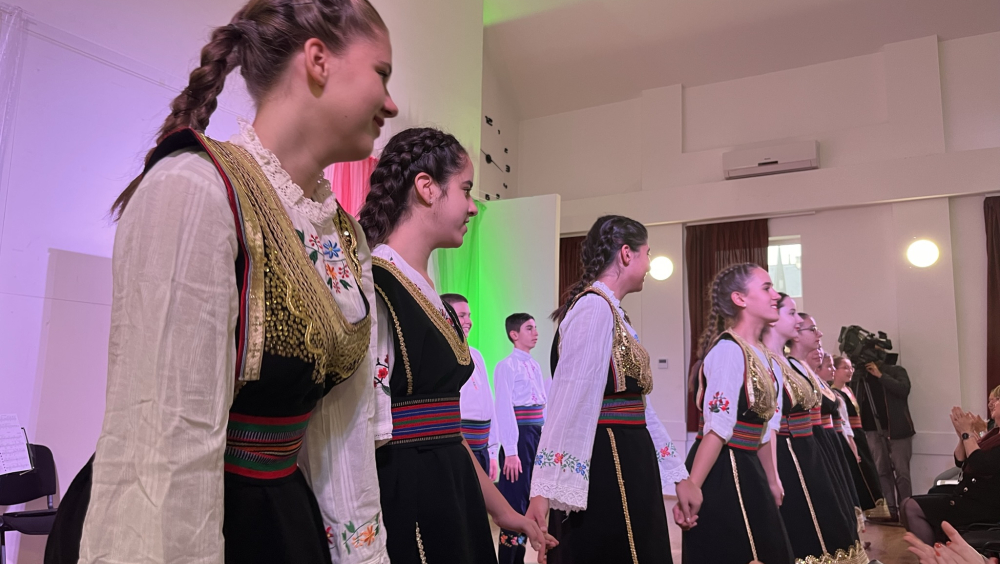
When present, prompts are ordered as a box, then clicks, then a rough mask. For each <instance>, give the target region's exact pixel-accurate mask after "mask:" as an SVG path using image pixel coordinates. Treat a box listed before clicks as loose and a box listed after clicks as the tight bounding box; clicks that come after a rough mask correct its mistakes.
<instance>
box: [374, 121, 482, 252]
mask: <svg viewBox="0 0 1000 564" xmlns="http://www.w3.org/2000/svg"><path fill="white" fill-rule="evenodd" d="M468 160H469V154H468V152H466V150H465V148H464V147H462V144H461V143H459V142H458V139H455V137H454V136H453V135H451V134H448V133H445V132H443V131H440V130H438V129H433V128H428V127H423V128H413V129H406V130H403V131H400V132H399V133H397V134H395V135H393V136H392V139H390V140H389V143H388V144H386V146H385V149H383V150H382V154H381V155H380V156H379V159H378V164H377V165H375V170H374V171H372V176H371V190H370V191H369V192H368V197H367V198H365V205H364V206H362V208H361V211H360V212H359V214H358V222H359V223H361V227H362V228H364V230H365V237H367V239H368V244H369V245H370V246H371V247H372V248H375V246H376V245H379V244H382V243H385V241H386V239H388V238H389V234H391V233H392V232H393V230H394V229H395V228H396V226H397V225H399V222H400V221H402V220H403V219H405V218H406V216H407V215H408V214H409V212H410V194H411V193H412V191H413V183H414V181H415V180H416V178H417V175H418V174H420V173H426V174H427V175H428V176H430V177H431V179H432V180H434V182H435V183H437V185H438V186H440V187H442V189H443V188H444V186H445V184H447V182H448V180H449V179H450V178H451V177H452V176H453V175H454V174H456V173H457V172H459V171H461V170H462V168H463V167H464V166H465V164H466V163H467V162H468Z"/></svg>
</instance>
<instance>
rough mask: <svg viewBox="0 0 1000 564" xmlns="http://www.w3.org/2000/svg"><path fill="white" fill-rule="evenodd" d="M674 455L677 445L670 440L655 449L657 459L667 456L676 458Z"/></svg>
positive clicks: (675, 454)
mask: <svg viewBox="0 0 1000 564" xmlns="http://www.w3.org/2000/svg"><path fill="white" fill-rule="evenodd" d="M676 457H677V447H675V446H674V443H672V442H671V443H667V444H666V445H664V446H663V448H661V449H660V450H658V451H656V460H657V461H660V460H666V459H667V458H676Z"/></svg>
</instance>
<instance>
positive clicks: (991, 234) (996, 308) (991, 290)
mask: <svg viewBox="0 0 1000 564" xmlns="http://www.w3.org/2000/svg"><path fill="white" fill-rule="evenodd" d="M983 218H984V219H985V220H986V390H987V393H989V391H990V390H992V389H993V388H994V387H996V386H998V385H1000V196H994V197H992V198H986V201H984V202H983Z"/></svg>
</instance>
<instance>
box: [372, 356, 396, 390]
mask: <svg viewBox="0 0 1000 564" xmlns="http://www.w3.org/2000/svg"><path fill="white" fill-rule="evenodd" d="M388 378H389V355H388V354H386V355H385V359H384V360H383V359H381V358H376V359H375V388H376V389H381V390H382V392H384V393H385V395H387V396H388V395H392V394H391V393H390V391H389V386H388V385H387V384H386V383H385V381H386V379H388Z"/></svg>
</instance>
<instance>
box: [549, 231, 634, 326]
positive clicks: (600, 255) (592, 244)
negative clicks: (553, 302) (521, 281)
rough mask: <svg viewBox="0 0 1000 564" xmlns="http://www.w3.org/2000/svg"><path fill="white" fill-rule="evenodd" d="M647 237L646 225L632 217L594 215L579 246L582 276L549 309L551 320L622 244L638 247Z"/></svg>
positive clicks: (559, 316)
mask: <svg viewBox="0 0 1000 564" xmlns="http://www.w3.org/2000/svg"><path fill="white" fill-rule="evenodd" d="M648 239H649V233H648V232H647V231H646V226H645V225H643V224H641V223H639V222H638V221H636V220H634V219H630V218H627V217H624V216H620V215H606V216H603V217H599V218H597V221H595V222H594V225H593V226H591V228H590V231H588V232H587V237H586V238H585V239H584V240H583V248H581V249H580V260H581V262H582V263H583V276H581V277H580V281H579V282H577V283H576V285H575V286H573V287H572V288H570V290H569V293H568V294H567V298H566V300H565V301H564V302H563V304H562V305H561V306H559V308H558V309H556V310H555V311H553V312H552V315H551V318H552V320H553V321H555V322H556V323H559V322H561V321H562V320H563V318H564V317H566V312H568V311H569V307H570V306H571V305H572V304H573V300H574V299H576V297H577V296H578V295H580V292H582V291H584V290H586V289H587V286H590V285H591V284H593V283H594V280H597V279H598V278H599V277H600V276H601V275H602V274H604V272H605V271H606V270H607V269H608V268H610V267H611V265H612V264H614V262H615V257H616V256H618V251H620V250H621V248H622V247H624V246H625V245H628V246H629V247H630V248H632V249H638V248H639V247H641V246H643V245H645V244H646V242H647V241H648Z"/></svg>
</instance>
